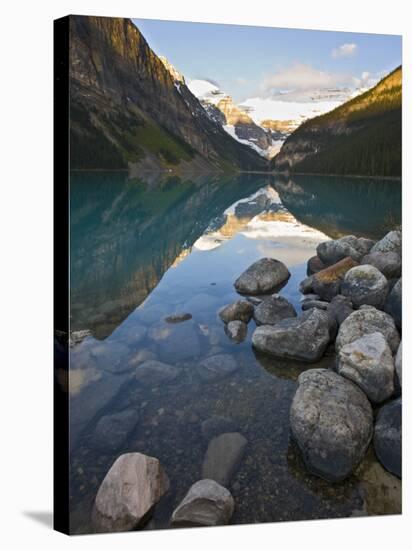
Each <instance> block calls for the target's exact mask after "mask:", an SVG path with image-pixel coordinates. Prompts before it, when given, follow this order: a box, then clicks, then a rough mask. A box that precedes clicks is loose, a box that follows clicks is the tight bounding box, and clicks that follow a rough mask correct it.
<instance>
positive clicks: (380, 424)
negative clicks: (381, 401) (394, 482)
mask: <svg viewBox="0 0 412 550" xmlns="http://www.w3.org/2000/svg"><path fill="white" fill-rule="evenodd" d="M373 446H374V447H375V452H376V455H377V457H378V459H379V462H380V463H381V464H382V466H384V468H386V469H387V470H389V471H390V472H391V473H392V474H395V475H396V476H398V477H402V398H399V399H395V400H394V401H391V402H390V403H388V404H386V405H384V406H383V407H382V408H381V409H380V411H379V413H378V416H377V419H376V424H375V434H374V437H373Z"/></svg>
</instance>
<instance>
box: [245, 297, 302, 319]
mask: <svg viewBox="0 0 412 550" xmlns="http://www.w3.org/2000/svg"><path fill="white" fill-rule="evenodd" d="M289 317H296V311H295V308H294V307H293V305H292V304H291V303H290V302H288V300H286V298H284V297H283V296H280V294H273V295H272V296H269V297H268V298H266V299H265V300H263V302H261V303H260V304H259V305H258V306H257V307H256V308H255V311H254V314H253V318H254V319H255V322H256V324H257V325H274V324H276V323H277V322H278V321H281V320H282V319H287V318H289Z"/></svg>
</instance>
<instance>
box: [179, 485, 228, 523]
mask: <svg viewBox="0 0 412 550" xmlns="http://www.w3.org/2000/svg"><path fill="white" fill-rule="evenodd" d="M234 509H235V502H234V500H233V497H232V495H231V494H230V492H229V491H228V490H227V489H226V488H225V487H222V486H221V485H219V483H216V481H213V480H212V479H201V480H200V481H197V482H196V483H194V484H193V485H192V486H191V487H190V489H189V491H188V493H187V495H186V496H185V497H184V499H183V500H182V502H181V503H180V504H179V506H178V507H177V508H176V510H175V511H174V512H173V515H172V526H174V527H210V526H212V525H226V524H227V523H229V521H230V518H231V517H232V515H233V511H234Z"/></svg>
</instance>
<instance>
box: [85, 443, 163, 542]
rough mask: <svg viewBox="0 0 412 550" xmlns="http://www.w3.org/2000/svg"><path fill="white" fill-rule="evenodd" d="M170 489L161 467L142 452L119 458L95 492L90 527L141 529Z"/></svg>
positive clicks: (113, 529)
mask: <svg viewBox="0 0 412 550" xmlns="http://www.w3.org/2000/svg"><path fill="white" fill-rule="evenodd" d="M168 489H169V480H168V478H167V475H166V473H165V472H164V470H163V467H162V465H161V464H160V462H159V461H158V460H157V458H153V457H151V456H146V455H144V454H141V453H126V454H123V455H120V456H119V457H118V458H117V459H116V461H115V462H114V464H113V465H112V467H111V468H110V470H109V471H108V472H107V474H106V477H105V478H104V480H103V481H102V484H101V485H100V487H99V490H98V491H97V495H96V500H95V504H94V509H93V514H92V515H93V525H94V528H95V531H97V532H114V531H129V530H131V529H136V528H137V527H140V526H141V525H142V524H144V522H145V521H146V520H147V519H148V517H149V516H150V513H151V511H152V510H153V508H154V506H155V505H156V503H157V502H159V500H160V499H161V497H162V496H163V495H164V494H165V493H166V491H167V490H168Z"/></svg>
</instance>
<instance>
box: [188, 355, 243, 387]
mask: <svg viewBox="0 0 412 550" xmlns="http://www.w3.org/2000/svg"><path fill="white" fill-rule="evenodd" d="M237 369H238V365H237V363H236V361H235V359H234V357H233V356H232V355H229V354H227V353H219V354H217V355H212V356H211V357H207V358H206V359H204V360H203V361H201V362H200V363H199V368H198V371H199V375H200V376H201V378H203V380H206V381H208V382H212V381H214V380H219V379H221V378H225V377H226V376H229V375H230V374H232V373H233V372H235V371H236V370H237Z"/></svg>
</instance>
